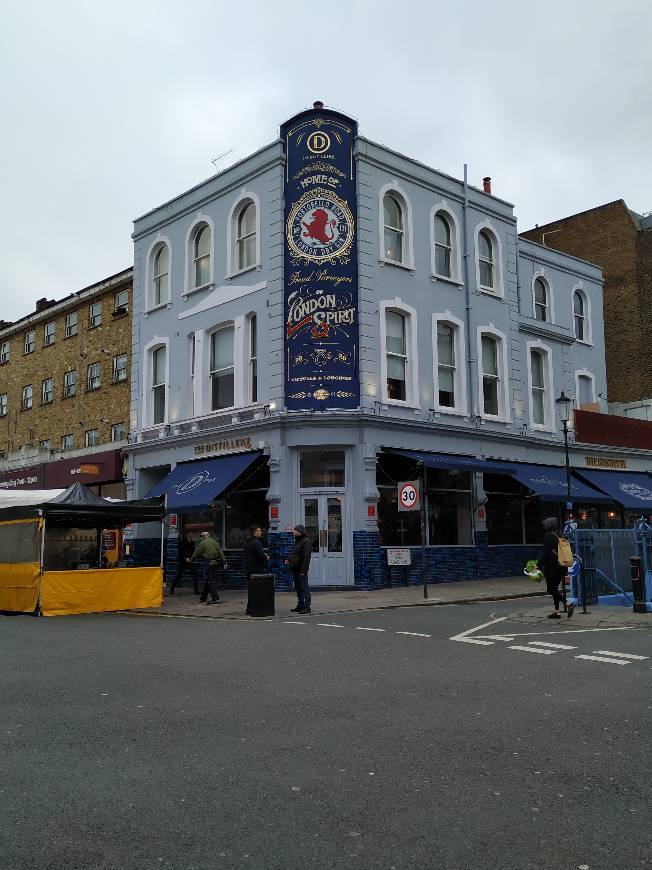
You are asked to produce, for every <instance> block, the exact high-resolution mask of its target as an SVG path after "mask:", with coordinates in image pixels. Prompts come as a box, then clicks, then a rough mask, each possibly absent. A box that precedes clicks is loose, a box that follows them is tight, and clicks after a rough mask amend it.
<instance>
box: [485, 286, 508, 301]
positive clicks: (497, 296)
mask: <svg viewBox="0 0 652 870" xmlns="http://www.w3.org/2000/svg"><path fill="white" fill-rule="evenodd" d="M478 293H482V295H483V296H493V298H494V299H498V300H499V301H500V302H504V301H505V294H504V293H496V291H495V290H491V289H490V288H489V287H478Z"/></svg>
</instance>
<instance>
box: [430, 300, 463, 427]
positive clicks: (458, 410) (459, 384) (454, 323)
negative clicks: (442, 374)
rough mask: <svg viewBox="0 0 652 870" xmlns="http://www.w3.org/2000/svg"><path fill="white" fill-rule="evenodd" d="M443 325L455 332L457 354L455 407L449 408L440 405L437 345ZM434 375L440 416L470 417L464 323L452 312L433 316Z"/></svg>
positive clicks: (434, 395) (435, 403)
mask: <svg viewBox="0 0 652 870" xmlns="http://www.w3.org/2000/svg"><path fill="white" fill-rule="evenodd" d="M440 323H442V324H444V325H445V326H450V327H452V329H453V331H454V353H455V405H454V407H452V408H449V407H448V406H446V405H440V404H439V348H438V345H437V327H438V325H439V324H440ZM432 373H433V385H434V393H433V404H432V406H433V408H434V409H435V411H437V412H438V413H440V414H457V415H459V416H463V417H465V416H467V415H468V399H467V392H466V342H465V339H464V323H463V322H462V321H461V320H460V319H459V318H458V317H455V315H454V314H451V312H450V311H442V312H439V313H437V314H433V315H432Z"/></svg>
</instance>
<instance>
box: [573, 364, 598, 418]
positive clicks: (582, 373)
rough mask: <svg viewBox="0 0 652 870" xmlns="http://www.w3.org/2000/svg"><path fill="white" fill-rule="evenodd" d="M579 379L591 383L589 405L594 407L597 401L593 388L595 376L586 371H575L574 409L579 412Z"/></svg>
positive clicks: (594, 388) (594, 387)
mask: <svg viewBox="0 0 652 870" xmlns="http://www.w3.org/2000/svg"><path fill="white" fill-rule="evenodd" d="M580 378H588V379H589V380H590V381H591V404H593V405H595V404H596V403H597V401H598V394H597V391H596V386H595V375H594V374H593V372H590V371H589V370H588V369H576V370H575V407H576V408H577V409H578V410H581V408H582V406H581V405H580Z"/></svg>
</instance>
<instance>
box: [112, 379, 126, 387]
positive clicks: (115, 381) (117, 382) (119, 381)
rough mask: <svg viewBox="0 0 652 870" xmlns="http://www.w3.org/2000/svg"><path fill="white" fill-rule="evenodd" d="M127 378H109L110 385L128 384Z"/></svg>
mask: <svg viewBox="0 0 652 870" xmlns="http://www.w3.org/2000/svg"><path fill="white" fill-rule="evenodd" d="M128 383H129V378H111V385H112V386H115V384H128Z"/></svg>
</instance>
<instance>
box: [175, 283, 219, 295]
mask: <svg viewBox="0 0 652 870" xmlns="http://www.w3.org/2000/svg"><path fill="white" fill-rule="evenodd" d="M214 289H215V283H214V282H213V281H209V282H208V284H202V285H201V287H186V289H185V290H184V291H183V293H182V294H181V298H182V299H183V300H186V299H188V297H189V296H194V295H195V293H201V292H202V291H203V290H214Z"/></svg>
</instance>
